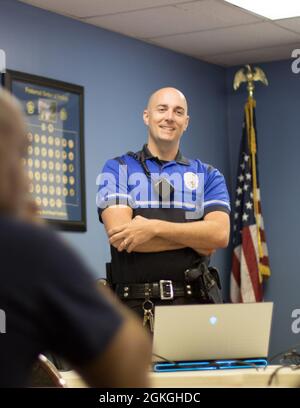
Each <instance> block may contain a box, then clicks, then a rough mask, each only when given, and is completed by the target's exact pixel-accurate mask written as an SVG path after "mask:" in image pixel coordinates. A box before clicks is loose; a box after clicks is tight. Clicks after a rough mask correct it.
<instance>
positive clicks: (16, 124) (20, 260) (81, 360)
mask: <svg viewBox="0 0 300 408" xmlns="http://www.w3.org/2000/svg"><path fill="white" fill-rule="evenodd" d="M26 150H27V137H26V128H25V124H24V119H23V116H22V112H21V109H20V106H19V103H18V102H17V100H16V99H15V98H14V97H12V96H11V95H10V94H9V93H8V92H7V91H5V90H3V89H0V248H1V266H0V310H1V330H0V387H23V386H26V385H28V382H29V378H30V373H31V369H32V366H33V364H34V362H35V361H36V360H37V358H38V355H39V354H40V353H42V352H44V351H51V352H54V353H57V354H59V355H61V356H62V357H63V358H64V359H66V360H67V361H68V362H69V363H71V364H72V366H73V367H74V368H75V369H76V370H77V371H78V372H79V373H80V374H81V376H82V377H83V379H84V380H85V381H86V382H87V383H88V384H89V385H90V386H94V387H144V386H147V368H148V364H149V363H150V341H149V339H148V336H147V334H146V332H145V331H144V330H143V329H142V328H141V327H140V325H139V323H138V322H137V321H136V318H135V317H134V316H132V315H131V312H129V311H127V310H126V309H125V308H124V307H123V306H122V305H121V304H120V303H119V301H118V300H116V299H114V298H110V297H111V295H110V294H108V293H106V291H105V290H104V289H103V291H102V293H99V289H97V288H96V284H95V282H94V280H93V278H92V276H91V275H90V273H89V272H88V271H87V268H86V266H85V265H84V264H83V263H82V262H81V260H80V259H79V258H78V256H77V255H76V254H75V253H74V252H73V251H72V250H71V249H70V248H69V247H68V246H67V245H66V244H65V243H64V242H63V241H62V240H61V239H60V238H59V237H58V236H57V235H56V234H55V233H54V232H53V231H51V230H49V229H48V228H47V227H46V226H43V225H38V224H39V223H38V222H37V223H36V222H34V221H35V220H36V219H35V214H34V205H33V203H32V201H31V200H30V199H29V198H28V197H29V196H28V184H27V179H26V175H25V171H24V166H23V164H22V158H23V157H24V156H25V152H26Z"/></svg>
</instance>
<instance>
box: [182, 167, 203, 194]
mask: <svg viewBox="0 0 300 408" xmlns="http://www.w3.org/2000/svg"><path fill="white" fill-rule="evenodd" d="M183 179H184V185H185V186H186V187H187V188H188V189H189V190H196V188H197V187H198V185H199V178H198V176H197V174H195V173H192V172H190V171H188V172H187V173H184V175H183Z"/></svg>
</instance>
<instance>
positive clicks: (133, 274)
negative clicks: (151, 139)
mask: <svg viewBox="0 0 300 408" xmlns="http://www.w3.org/2000/svg"><path fill="white" fill-rule="evenodd" d="M97 185H98V192H97V197H96V203H97V207H98V214H99V220H100V221H101V222H102V219H101V214H102V211H103V210H104V209H105V208H107V207H109V206H112V205H127V206H130V207H131V208H132V209H133V216H137V215H141V216H143V217H145V218H149V219H161V220H165V221H170V222H192V221H199V220H202V219H203V217H205V215H206V214H208V213H209V212H212V211H224V212H226V213H229V212H230V203H229V196H228V191H227V187H226V183H225V180H224V176H223V175H222V174H221V173H220V172H219V171H218V170H217V169H215V168H213V167H212V166H210V165H208V164H205V163H202V162H201V161H200V160H198V159H196V160H191V159H187V158H185V157H184V156H182V154H181V153H180V152H178V154H177V156H176V158H175V160H173V161H169V162H164V161H161V160H159V159H158V158H157V157H154V156H153V155H152V154H151V152H150V151H149V149H148V148H147V146H146V145H144V146H143V149H142V150H141V151H140V152H137V153H130V152H129V153H127V154H125V155H123V156H121V157H118V158H115V159H112V160H108V161H107V162H106V163H105V165H104V167H103V170H102V172H101V173H100V174H99V176H98V178H97ZM111 255H112V270H113V281H114V282H115V283H129V282H131V283H145V282H157V281H158V280H160V279H171V280H174V281H182V280H183V277H184V271H185V270H186V269H187V268H189V267H191V266H192V265H193V264H194V263H195V262H197V261H199V260H201V257H200V256H199V254H198V253H196V252H195V251H194V250H193V249H191V248H183V249H179V250H172V251H163V252H158V253H157V252H156V253H137V252H133V253H130V254H128V253H127V252H126V251H123V252H118V251H117V250H116V249H115V248H114V247H112V246H111Z"/></svg>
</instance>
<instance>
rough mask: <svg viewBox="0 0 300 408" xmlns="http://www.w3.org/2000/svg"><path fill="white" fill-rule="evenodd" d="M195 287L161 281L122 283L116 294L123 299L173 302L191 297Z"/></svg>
mask: <svg viewBox="0 0 300 408" xmlns="http://www.w3.org/2000/svg"><path fill="white" fill-rule="evenodd" d="M192 286H193V285H192V284H189V283H184V282H173V281H171V280H160V281H159V282H153V283H128V284H127V283H121V284H117V285H116V287H115V292H116V293H117V295H118V296H119V297H120V298H121V299H147V298H150V299H161V300H172V299H174V298H176V297H191V296H192V295H193V287H192Z"/></svg>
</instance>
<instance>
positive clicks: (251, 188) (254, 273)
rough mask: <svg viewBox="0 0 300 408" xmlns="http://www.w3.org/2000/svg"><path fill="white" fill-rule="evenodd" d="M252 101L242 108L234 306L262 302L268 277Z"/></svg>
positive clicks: (234, 261) (233, 273) (231, 292)
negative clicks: (264, 282) (240, 303)
mask: <svg viewBox="0 0 300 408" xmlns="http://www.w3.org/2000/svg"><path fill="white" fill-rule="evenodd" d="M257 164H258V163H257V146H256V124H255V101H254V99H252V98H249V100H248V102H247V104H246V106H245V117H244V123H243V135H242V141H241V147H240V156H239V167H238V177H237V185H236V197H235V203H234V206H233V208H234V212H233V217H234V219H233V248H234V249H233V256H232V270H231V284H230V297H231V301H232V302H234V303H239V302H245V303H246V302H260V301H262V300H263V278H265V277H268V276H270V266H269V258H268V249H267V244H266V239H265V232H264V223H263V217H262V213H261V202H260V190H259V181H258V179H259V177H258V166H257Z"/></svg>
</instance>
